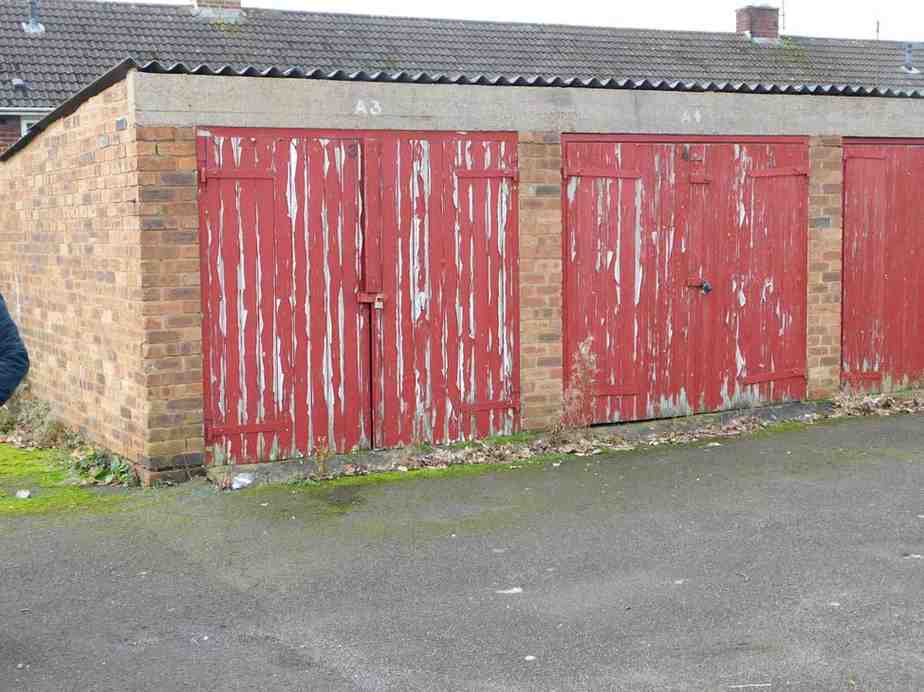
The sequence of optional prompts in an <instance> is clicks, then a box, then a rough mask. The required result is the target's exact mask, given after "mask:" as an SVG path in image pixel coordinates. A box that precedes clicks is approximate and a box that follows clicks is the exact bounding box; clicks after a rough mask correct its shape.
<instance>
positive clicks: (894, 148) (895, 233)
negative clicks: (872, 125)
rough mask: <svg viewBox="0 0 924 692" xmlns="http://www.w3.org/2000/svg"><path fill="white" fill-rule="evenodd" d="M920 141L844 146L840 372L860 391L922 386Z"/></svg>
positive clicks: (923, 159)
mask: <svg viewBox="0 0 924 692" xmlns="http://www.w3.org/2000/svg"><path fill="white" fill-rule="evenodd" d="M922 170H924V143H922V142H921V141H920V140H911V141H907V140H905V141H894V140H878V141H877V140H866V141H850V142H845V145H844V266H843V332H842V363H841V368H842V369H841V374H842V380H843V382H844V384H847V385H850V386H852V387H854V388H858V389H868V390H874V391H890V390H894V389H900V388H904V387H909V386H912V385H915V384H918V383H920V382H924V311H922V309H921V297H922V296H924V272H922V271H921V267H922V266H924V234H922V233H921V215H922V212H924V205H922V202H921V189H920V180H921V176H920V171H922Z"/></svg>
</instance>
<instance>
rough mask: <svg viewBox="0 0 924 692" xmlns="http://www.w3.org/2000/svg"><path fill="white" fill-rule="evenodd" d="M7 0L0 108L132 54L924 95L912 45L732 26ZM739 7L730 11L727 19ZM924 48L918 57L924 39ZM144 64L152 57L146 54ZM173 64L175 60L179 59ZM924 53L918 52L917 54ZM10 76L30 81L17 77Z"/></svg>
mask: <svg viewBox="0 0 924 692" xmlns="http://www.w3.org/2000/svg"><path fill="white" fill-rule="evenodd" d="M28 7H29V0H0V107H21V108H50V107H54V106H57V105H58V104H60V103H62V102H63V101H65V100H66V99H67V98H68V97H70V96H71V95H73V94H74V93H76V92H77V91H79V90H80V89H81V88H82V87H84V86H86V85H87V84H90V83H91V82H93V81H94V80H95V79H97V78H98V77H99V76H100V75H102V74H103V73H105V72H107V71H108V70H110V69H112V67H113V66H114V65H116V64H117V63H121V62H122V61H124V60H125V59H126V58H132V59H133V60H134V61H136V62H137V63H139V64H142V65H146V68H145V69H148V70H150V71H166V70H171V69H173V70H174V71H194V72H199V73H205V74H209V73H221V72H223V73H225V74H230V73H237V74H269V75H277V74H288V75H289V76H307V77H314V78H327V79H376V80H385V81H416V82H425V83H432V82H444V83H445V82H451V83H480V84H501V85H505V84H528V85H542V86H546V85H548V86H589V87H613V88H647V89H650V88H660V89H683V90H698V91H699V90H722V91H745V92H758V93H764V92H771V93H772V92H784V93H838V94H841V93H842V94H851V95H877V96H921V95H924V75H922V74H908V73H907V72H906V71H905V70H904V69H903V68H902V66H903V64H904V44H901V43H897V42H889V41H860V40H843V39H823V38H803V37H785V38H783V39H782V40H781V41H779V42H778V43H771V44H766V43H757V42H753V41H751V40H749V39H748V38H747V37H746V36H742V35H738V34H733V33H701V32H683V31H650V30H641V29H611V28H602V27H577V26H558V25H542V24H515V23H500V22H473V21H458V20H448V19H411V18H397V17H373V16H360V15H347V14H321V13H313V12H289V11H278V10H266V9H256V8H245V17H244V18H243V19H242V21H240V22H238V23H222V22H216V21H209V20H208V19H206V18H204V17H201V16H196V15H195V13H194V11H193V9H192V7H191V6H190V5H179V6H177V5H133V4H123V3H113V2H93V1H86V0H42V2H41V22H42V24H43V25H44V26H45V32H44V33H42V34H37V35H30V34H27V33H26V32H24V31H23V29H22V26H21V22H23V21H24V20H26V19H27V17H28ZM732 21H733V17H731V16H730V17H729V23H731V22H732ZM919 57H920V60H921V62H922V64H924V51H921V54H920V56H919ZM148 63H150V64H148ZM178 64H179V65H178ZM922 66H924V65H922ZM14 77H19V78H21V79H24V80H25V81H26V83H27V85H28V89H26V90H22V89H14V88H13V85H12V80H13V78H14Z"/></svg>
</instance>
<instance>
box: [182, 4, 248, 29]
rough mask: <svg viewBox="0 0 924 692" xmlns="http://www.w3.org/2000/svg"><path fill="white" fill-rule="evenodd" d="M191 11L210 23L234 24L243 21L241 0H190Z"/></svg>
mask: <svg viewBox="0 0 924 692" xmlns="http://www.w3.org/2000/svg"><path fill="white" fill-rule="evenodd" d="M192 11H193V14H195V15H197V16H199V17H204V18H205V19H207V20H209V21H211V22H219V23H226V24H236V23H237V22H240V21H242V20H243V19H244V10H243V9H242V8H241V0H192Z"/></svg>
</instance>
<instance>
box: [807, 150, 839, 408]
mask: <svg viewBox="0 0 924 692" xmlns="http://www.w3.org/2000/svg"><path fill="white" fill-rule="evenodd" d="M843 155H844V152H843V144H842V141H841V138H840V137H813V138H812V139H811V140H810V142H809V161H810V166H811V170H810V176H809V231H808V234H809V248H808V262H809V267H808V313H807V324H808V396H809V398H810V399H823V398H827V397H830V396H831V395H832V394H834V393H835V392H836V391H837V390H838V389H839V388H840V378H841V261H842V252H843V226H844V223H843V199H844V162H843Z"/></svg>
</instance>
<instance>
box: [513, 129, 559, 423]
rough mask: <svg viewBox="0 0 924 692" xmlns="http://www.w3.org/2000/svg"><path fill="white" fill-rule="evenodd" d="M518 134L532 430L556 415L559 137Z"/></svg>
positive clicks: (523, 374) (525, 373) (523, 360)
mask: <svg viewBox="0 0 924 692" xmlns="http://www.w3.org/2000/svg"><path fill="white" fill-rule="evenodd" d="M519 136H520V144H519V165H520V208H519V216H520V224H519V233H520V387H521V401H522V406H523V409H522V412H521V413H522V426H523V428H524V429H535V428H543V427H547V426H549V425H551V424H552V423H554V422H555V421H556V420H557V419H558V417H559V414H560V412H561V401H562V347H561V344H562V319H561V318H562V315H561V309H562V308H561V290H562V263H561V238H562V226H561V224H562V217H561V139H560V136H559V134H558V133H557V132H555V133H551V132H550V133H545V132H521V133H520V135H519Z"/></svg>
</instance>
